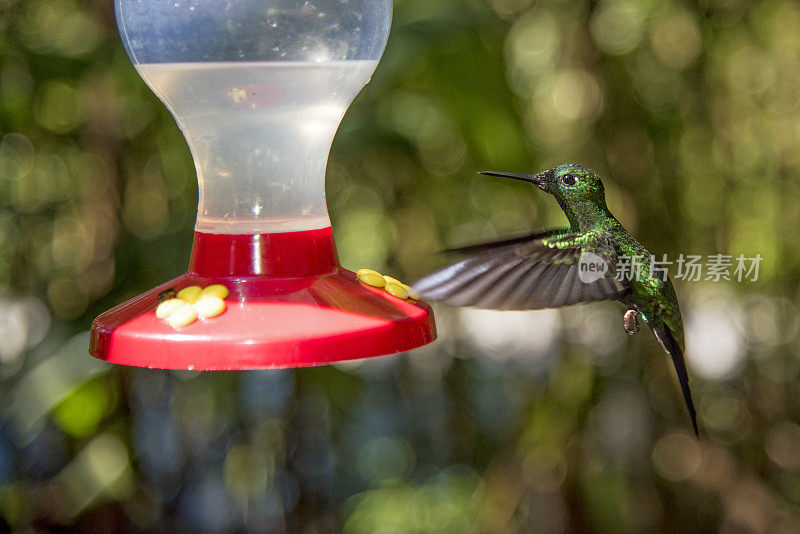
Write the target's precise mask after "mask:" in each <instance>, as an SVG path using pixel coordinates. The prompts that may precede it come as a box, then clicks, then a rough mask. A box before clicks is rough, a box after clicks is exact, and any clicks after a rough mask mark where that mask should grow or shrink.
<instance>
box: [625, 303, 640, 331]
mask: <svg viewBox="0 0 800 534" xmlns="http://www.w3.org/2000/svg"><path fill="white" fill-rule="evenodd" d="M638 315H639V312H637V311H636V310H634V309H630V310H628V311H626V312H625V316H624V317H623V322H624V324H625V332H626V333H627V334H628V335H629V336H632V335H634V334H636V333H637V332H639V319H638V317H637V316H638Z"/></svg>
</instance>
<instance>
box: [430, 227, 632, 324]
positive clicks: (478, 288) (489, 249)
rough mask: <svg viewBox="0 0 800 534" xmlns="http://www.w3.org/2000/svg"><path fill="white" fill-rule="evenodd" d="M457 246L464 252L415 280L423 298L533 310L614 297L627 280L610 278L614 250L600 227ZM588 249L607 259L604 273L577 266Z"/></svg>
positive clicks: (452, 302)
mask: <svg viewBox="0 0 800 534" xmlns="http://www.w3.org/2000/svg"><path fill="white" fill-rule="evenodd" d="M455 251H456V252H461V253H463V254H466V255H467V257H466V258H465V259H463V260H461V261H459V262H456V263H454V264H452V265H450V266H448V267H445V268H443V269H440V270H438V271H436V272H433V273H431V274H429V275H427V276H425V277H424V278H422V279H421V280H419V281H418V282H417V283H416V284H414V290H415V291H416V292H417V293H418V294H419V295H421V296H422V297H423V298H428V299H431V300H439V301H442V302H444V303H445V304H449V305H452V306H475V307H478V308H491V309H497V310H537V309H542V308H556V307H559V306H566V305H569V304H575V303H578V302H591V301H596V300H606V299H613V298H617V297H618V296H619V295H620V293H622V292H623V291H625V290H626V289H627V282H626V281H620V280H616V279H615V278H614V272H613V268H612V266H613V265H614V264H615V263H616V252H615V249H614V246H613V240H612V237H611V235H610V234H608V233H607V232H604V231H599V232H589V233H586V234H578V233H573V232H571V231H570V230H569V229H556V230H549V231H545V232H537V233H535V234H530V235H528V236H523V237H520V238H514V239H507V240H504V241H497V242H493V243H484V244H481V245H473V246H469V247H463V248H460V249H455ZM587 252H591V253H592V254H594V255H595V256H596V258H598V259H602V260H603V261H604V262H605V263H606V265H607V266H608V267H609V268H608V269H606V271H605V273H604V274H601V273H597V272H595V273H594V276H593V277H591V279H589V278H587V277H585V276H583V273H581V272H580V271H579V269H580V263H581V257H582V255H584V254H585V253H587ZM585 258H586V257H584V259H585ZM584 280H586V281H584Z"/></svg>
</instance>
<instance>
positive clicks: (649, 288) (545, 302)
mask: <svg viewBox="0 0 800 534" xmlns="http://www.w3.org/2000/svg"><path fill="white" fill-rule="evenodd" d="M480 174H485V175H488V176H500V177H505V178H513V179H515V180H522V181H525V182H529V183H531V184H533V185H535V186H536V187H538V188H539V189H541V190H542V191H545V192H546V193H550V194H551V195H553V196H554V197H555V198H556V201H558V204H559V206H561V209H562V210H564V214H565V215H566V216H567V220H568V221H569V227H563V228H554V229H550V230H544V231H539V232H535V233H532V234H529V235H524V236H521V237H516V238H513V239H506V240H503V241H495V242H491V243H482V244H478V245H471V246H467V247H461V248H457V249H450V250H449V251H448V252H458V253H462V254H464V255H466V257H465V258H464V259H462V260H461V261H459V262H457V263H454V264H452V265H450V266H448V267H445V268H443V269H440V270H438V271H436V272H433V273H431V274H429V275H427V276H425V277H423V278H422V279H421V280H419V281H417V283H416V284H414V285H413V289H414V291H415V292H416V293H417V294H419V295H420V296H422V297H423V298H427V299H431V300H438V301H442V302H444V303H445V304H449V305H453V306H474V307H478V308H489V309H497V310H536V309H542V308H556V307H559V306H566V305H569V304H576V303H579V302H592V301H599V300H609V299H616V300H619V301H620V302H622V303H623V304H625V305H626V306H627V307H628V309H627V311H626V312H625V314H624V316H623V326H624V328H625V331H626V332H627V333H628V334H629V335H633V334H635V333H636V332H638V330H639V322H638V317H639V316H641V318H642V319H644V321H645V322H646V323H647V324H648V325H649V326H650V329H651V330H652V332H653V334H654V335H655V337H656V339H657V340H658V342H659V343H660V344H661V346H662V347H663V348H664V350H665V351H666V352H667V354H668V355H669V356H670V357H671V358H672V363H673V365H674V366H675V371H676V372H677V374H678V381H679V382H680V385H681V390H682V391H683V398H684V400H685V401H686V406H687V408H688V410H689V415H690V416H691V419H692V427H693V428H694V432H695V435H698V430H697V417H696V414H695V410H694V403H693V402H692V394H691V391H690V390H689V376H688V374H687V372H686V364H685V362H684V359H683V352H684V339H683V320H682V319H681V310H680V306H679V305H678V298H677V296H676V294H675V288H674V287H673V286H672V282H671V281H670V280H669V277H667V276H666V272H665V271H663V270H656V269H653V267H654V262H655V259H654V257H653V255H652V254H650V252H648V251H647V249H645V248H644V247H643V246H642V245H641V244H639V242H638V241H636V239H634V238H633V236H632V235H631V234H630V233H629V232H628V231H627V230H626V229H625V228H624V227H623V226H622V224H621V223H620V222H619V221H618V220H617V219H616V218H615V217H614V215H612V214H611V211H609V209H608V206H607V205H606V198H605V190H604V189H603V183H602V181H601V180H600V177H599V176H598V175H597V173H596V172H594V171H593V170H591V169H589V168H586V167H583V166H581V165H577V164H575V163H567V164H564V165H560V166H558V167H556V168H554V169H550V170H547V171H544V172H540V173H538V174H517V173H508V172H493V171H484V172H481V173H480ZM626 268H627V272H628V275H627V276H625V274H626V273H625V272H623V271H625V270H626Z"/></svg>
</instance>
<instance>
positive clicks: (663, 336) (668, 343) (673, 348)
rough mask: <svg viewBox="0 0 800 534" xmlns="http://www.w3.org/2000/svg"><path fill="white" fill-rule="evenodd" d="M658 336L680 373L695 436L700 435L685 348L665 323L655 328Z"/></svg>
mask: <svg viewBox="0 0 800 534" xmlns="http://www.w3.org/2000/svg"><path fill="white" fill-rule="evenodd" d="M653 332H654V333H655V334H656V338H657V339H658V341H659V342H660V343H661V346H662V347H664V350H665V351H667V354H669V355H670V357H671V358H672V365H674V366H675V371H676V372H677V373H678V382H680V385H681V391H682V392H683V399H684V400H685V401H686V408H687V409H688V410H689V415H690V416H691V418H692V427H693V428H694V435H695V437H699V436H700V432H699V431H698V429H697V414H696V413H695V410H694V403H693V402H692V392H691V390H690V389H689V374H688V373H687V372H686V362H685V361H684V359H683V350H682V349H681V347H680V345H679V344H678V342H677V341H675V338H674V337H673V335H672V332H671V331H670V329H669V328H668V327H667V325H665V324H664V323H661V324H660V325H659V326H657V327H656V328H654V329H653Z"/></svg>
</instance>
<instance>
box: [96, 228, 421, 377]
mask: <svg viewBox="0 0 800 534" xmlns="http://www.w3.org/2000/svg"><path fill="white" fill-rule="evenodd" d="M210 284H224V285H225V286H226V287H227V288H228V289H229V291H230V296H229V297H228V298H227V299H226V301H225V302H226V305H227V310H226V311H225V312H224V313H223V314H222V315H220V316H218V317H214V318H211V319H198V320H197V321H195V322H194V323H192V324H190V325H188V326H185V327H182V328H178V329H176V328H173V327H171V326H170V325H169V324H167V323H166V322H165V321H163V320H161V319H158V318H156V314H155V309H156V307H157V305H158V296H159V294H161V293H162V292H165V291H167V290H169V289H174V290H176V291H179V290H181V289H182V288H184V287H188V286H193V285H199V286H207V285H210ZM434 339H436V327H435V324H434V320H433V312H432V311H431V309H430V307H429V306H428V305H427V304H425V303H424V302H416V301H404V300H401V299H399V298H396V297H393V296H391V295H389V294H388V293H386V292H385V291H383V290H382V289H377V288H374V287H371V286H367V285H365V284H362V283H361V282H359V280H358V278H357V277H356V275H355V274H354V273H352V272H351V271H348V270H346V269H343V268H341V267H340V266H339V261H338V258H337V256H336V249H335V246H334V243H333V234H332V233H331V229H330V227H328V228H324V229H321V230H310V231H306V232H289V233H278V234H253V235H228V234H204V233H200V232H196V233H195V238H194V245H193V248H192V258H191V261H190V264H189V271H188V272H187V273H186V274H184V275H182V276H179V277H178V278H176V279H174V280H172V281H170V282H167V283H166V284H164V285H162V286H159V287H157V288H155V289H152V290H150V291H148V292H146V293H144V294H142V295H139V296H138V297H135V298H133V299H131V300H129V301H127V302H125V303H123V304H120V305H119V306H117V307H116V308H113V309H111V310H109V311H107V312H105V313H104V314H102V315H101V316H99V317H98V318H97V319H95V321H94V323H93V324H92V336H91V344H90V347H89V352H90V353H91V354H92V356H94V357H96V358H99V359H101V360H106V361H109V362H112V363H118V364H123V365H133V366H136V367H150V368H158V369H189V370H192V369H193V370H204V371H211V370H218V371H221V370H244V369H269V368H279V367H305V366H313V365H324V364H327V363H332V362H337V361H343V360H351V359H356V358H366V357H370V356H380V355H383V354H391V353H396V352H402V351H406V350H410V349H413V348H416V347H420V346H422V345H425V344H427V343H430V342H431V341H433V340H434Z"/></svg>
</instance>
